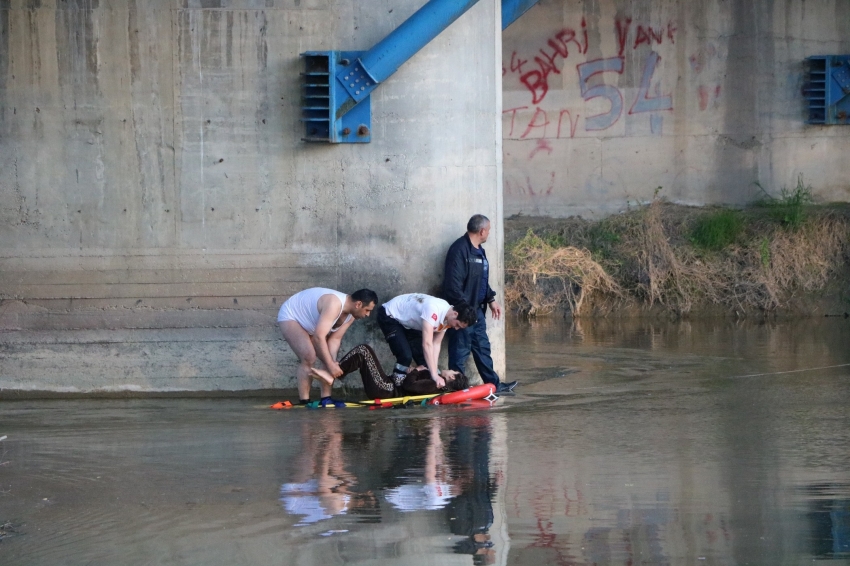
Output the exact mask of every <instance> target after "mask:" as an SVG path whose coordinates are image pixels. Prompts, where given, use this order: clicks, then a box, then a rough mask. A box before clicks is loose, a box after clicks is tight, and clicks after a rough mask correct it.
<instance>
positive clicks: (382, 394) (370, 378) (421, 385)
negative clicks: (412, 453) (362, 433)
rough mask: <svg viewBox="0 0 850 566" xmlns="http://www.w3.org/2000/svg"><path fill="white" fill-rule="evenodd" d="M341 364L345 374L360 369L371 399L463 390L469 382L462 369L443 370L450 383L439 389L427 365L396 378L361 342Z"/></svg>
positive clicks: (318, 373)
mask: <svg viewBox="0 0 850 566" xmlns="http://www.w3.org/2000/svg"><path fill="white" fill-rule="evenodd" d="M339 367H340V368H342V372H343V377H344V376H345V375H346V374H349V373H351V372H353V371H356V370H358V369H359V370H360V378H361V379H362V380H363V390H364V391H365V392H366V395H367V396H368V397H369V398H370V399H381V398H383V399H389V398H390V397H402V396H404V395H432V394H435V393H444V392H447V391H460V390H462V389H466V388H467V387H468V386H469V382H468V380H467V378H466V376H465V375H463V374H462V373H460V372H455V371H451V370H444V371H442V372H441V373H442V376H443V378H444V379H445V381H446V385H445V387H443V388H440V389H438V388H437V385H436V384H435V383H434V380H433V379H432V378H431V373H430V372H429V371H428V368H426V367H424V366H420V367H417V368H416V369H414V370H411V371H410V373H408V374H406V375H399V376H400V378H402V379H400V380H399V381H398V382H395V381H394V380H393V378H392V377H390V376H388V375H387V374H386V373H385V372H384V368H383V367H381V362H379V361H378V357H377V356H376V355H375V351H374V350H373V349H372V347H371V346H369V345H367V344H359V345H357V346H355V347H354V348H352V349H351V351H349V352H348V353H347V354H345V355H344V356H343V357H342V359H341V360H340V361H339ZM311 371H312V372H313V376H314V377H316V378H318V379H326V380H327V379H332V378H331V377H330V374H329V373H327V372H326V371H325V370H323V369H319V368H312V370H311ZM340 379H341V378H340Z"/></svg>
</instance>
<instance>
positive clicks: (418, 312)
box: [378, 293, 477, 388]
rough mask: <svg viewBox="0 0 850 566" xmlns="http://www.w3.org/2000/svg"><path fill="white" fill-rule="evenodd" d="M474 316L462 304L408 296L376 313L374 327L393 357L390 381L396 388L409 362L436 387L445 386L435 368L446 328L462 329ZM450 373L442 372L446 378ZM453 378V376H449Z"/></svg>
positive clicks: (471, 309) (409, 364)
mask: <svg viewBox="0 0 850 566" xmlns="http://www.w3.org/2000/svg"><path fill="white" fill-rule="evenodd" d="M476 316H477V314H476V312H475V309H474V308H473V307H471V306H470V305H467V304H466V303H458V304H456V305H454V306H452V305H449V303H447V302H446V301H444V300H443V299H438V298H437V297H432V296H431V295H425V294H424V293H410V294H407V295H399V296H398V297H396V298H394V299H393V300H391V301H389V302H388V303H384V304H383V305H382V306H381V308H379V309H378V326H380V327H381V331H382V332H383V333H384V338H386V340H387V344H389V346H390V350H392V353H393V355H394V356H395V357H396V365H395V369H394V370H393V376H392V377H393V381H394V382H395V383H396V386H398V384H399V383H401V382H402V381H403V380H404V377H405V375H407V373H408V372H410V370H411V367H410V366H411V362H412V361H415V362H416V364H417V365H418V366H420V367H425V368H427V369H428V371H429V372H430V373H431V379H433V380H434V383H435V384H436V385H437V387H440V388H442V387H445V385H446V382H445V380H444V379H443V377H442V376H441V375H440V370H439V369H438V368H437V360H438V359H439V357H440V344H441V343H442V340H443V336H444V335H445V334H446V330H447V329H449V328H454V329H456V330H457V329H461V328H466V327H467V326H470V325H472V324H475V321H476ZM448 372H450V370H446V371H445V372H443V374H444V375H449V373H448ZM451 374H454V372H451Z"/></svg>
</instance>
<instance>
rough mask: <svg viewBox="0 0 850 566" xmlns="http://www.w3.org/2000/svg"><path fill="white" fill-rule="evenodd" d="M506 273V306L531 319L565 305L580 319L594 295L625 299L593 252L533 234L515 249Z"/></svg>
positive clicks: (509, 259) (523, 239) (515, 245)
mask: <svg viewBox="0 0 850 566" xmlns="http://www.w3.org/2000/svg"><path fill="white" fill-rule="evenodd" d="M506 272H507V275H508V277H509V278H510V281H511V285H510V286H509V287H508V289H507V291H506V297H505V298H506V303H507V304H509V305H512V306H513V307H515V308H517V309H519V310H520V311H521V312H524V313H526V314H528V315H531V316H533V315H540V314H547V313H550V312H552V311H553V310H555V309H556V308H558V307H561V306H566V307H567V308H568V309H569V310H570V312H572V313H573V316H580V315H581V314H582V307H583V306H584V304H585V300H586V299H587V298H588V297H590V296H591V295H593V294H594V293H601V294H606V295H608V296H610V297H621V296H622V291H621V290H620V286H619V285H617V283H616V282H615V281H614V280H613V279H612V278H611V276H609V275H608V274H607V273H605V270H604V269H603V268H602V266H601V265H599V264H598V263H596V262H595V261H593V258H592V257H591V254H590V252H589V251H587V250H582V249H579V248H575V247H572V246H566V247H555V246H552V245H551V244H549V243H547V242H545V241H544V240H543V239H542V238H540V237H539V236H536V235H534V233H533V232H531V231H529V232H528V233H527V234H526V235H525V236H524V237H523V238H522V239H520V240H519V241H518V242H516V243H515V244H514V245H513V246H512V247H511V251H510V254H509V256H508V261H507V265H506Z"/></svg>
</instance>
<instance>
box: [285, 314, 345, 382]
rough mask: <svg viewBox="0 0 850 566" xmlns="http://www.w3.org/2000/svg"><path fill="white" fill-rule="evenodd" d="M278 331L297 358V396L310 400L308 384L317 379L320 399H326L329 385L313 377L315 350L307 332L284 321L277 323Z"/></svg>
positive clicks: (296, 325) (295, 323)
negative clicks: (320, 394)
mask: <svg viewBox="0 0 850 566" xmlns="http://www.w3.org/2000/svg"><path fill="white" fill-rule="evenodd" d="M278 326H280V331H281V332H282V333H283V339H284V340H286V343H287V344H289V347H290V348H292V351H293V352H295V355H296V356H298V362H299V363H298V372H297V373H296V378H297V380H298V396H299V397H300V398H301V399H309V398H310V383H311V382H312V380H313V379H319V380H320V381H319V385H320V388H321V390H322V397H328V396H329V395H330V394H331V385H332V383H333V382H331V383H327V382H325V381H324V379H321V377H320V376H315V375H313V364H315V363H316V349H315V348H313V342H312V341H311V340H310V335H309V334H307V331H306V330H304V329H303V328H301V325H300V324H298V323H297V322H295V321H294V320H284V321H283V322H280V323H278Z"/></svg>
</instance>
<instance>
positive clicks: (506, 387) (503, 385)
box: [496, 381, 519, 393]
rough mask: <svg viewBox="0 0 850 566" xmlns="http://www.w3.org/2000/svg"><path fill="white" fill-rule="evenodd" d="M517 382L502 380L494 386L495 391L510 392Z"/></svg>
mask: <svg viewBox="0 0 850 566" xmlns="http://www.w3.org/2000/svg"><path fill="white" fill-rule="evenodd" d="M518 383H519V382H518V381H508V382H504V381H502V382H500V383H499V385H497V386H496V393H511V392H512V391H513V390H514V388H515V387H516V386H517V384H518Z"/></svg>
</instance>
